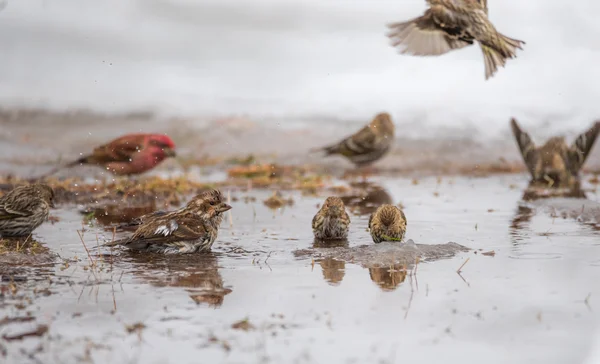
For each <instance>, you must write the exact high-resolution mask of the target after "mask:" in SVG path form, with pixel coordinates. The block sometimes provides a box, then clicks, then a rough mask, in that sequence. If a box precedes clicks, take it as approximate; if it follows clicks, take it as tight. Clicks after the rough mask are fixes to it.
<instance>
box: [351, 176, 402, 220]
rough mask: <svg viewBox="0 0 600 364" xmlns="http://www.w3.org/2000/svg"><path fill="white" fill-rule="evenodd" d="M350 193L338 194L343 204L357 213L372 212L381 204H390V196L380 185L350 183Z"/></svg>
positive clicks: (365, 213)
mask: <svg viewBox="0 0 600 364" xmlns="http://www.w3.org/2000/svg"><path fill="white" fill-rule="evenodd" d="M350 187H351V188H352V192H351V194H348V195H345V196H340V198H341V199H342V201H344V205H346V207H347V208H348V209H349V210H350V211H352V213H354V214H358V215H368V214H371V213H373V212H374V211H375V210H376V209H377V208H378V207H379V206H381V205H383V204H392V203H393V202H392V197H391V196H390V194H389V193H388V192H387V191H386V190H385V189H384V188H383V187H381V186H379V185H376V184H372V183H369V182H356V183H351V184H350Z"/></svg>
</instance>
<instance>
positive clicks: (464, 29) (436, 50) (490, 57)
mask: <svg viewBox="0 0 600 364" xmlns="http://www.w3.org/2000/svg"><path fill="white" fill-rule="evenodd" d="M426 1H427V3H428V4H429V9H427V10H426V11H425V14H423V16H420V17H418V18H415V19H412V20H409V21H406V22H398V23H393V24H389V25H388V27H389V28H390V31H389V32H388V33H387V36H388V37H389V38H390V39H391V40H392V45H393V46H394V47H396V48H398V49H399V51H400V53H402V54H412V55H415V56H439V55H441V54H444V53H447V52H450V51H452V50H455V49H460V48H463V47H466V46H468V45H472V44H473V43H474V42H475V41H477V42H478V43H479V46H480V47H481V51H482V52H483V58H484V62H485V79H486V80H487V79H489V78H490V77H492V76H493V75H494V74H495V73H496V71H497V70H498V67H504V65H505V64H506V60H507V59H509V58H516V56H517V55H516V51H517V49H523V48H522V46H523V45H524V44H525V42H524V41H521V40H517V39H513V38H509V37H507V36H504V35H502V34H500V33H499V32H498V31H497V30H496V28H495V27H494V25H493V24H492V23H491V22H490V21H489V19H488V7H487V0H426Z"/></svg>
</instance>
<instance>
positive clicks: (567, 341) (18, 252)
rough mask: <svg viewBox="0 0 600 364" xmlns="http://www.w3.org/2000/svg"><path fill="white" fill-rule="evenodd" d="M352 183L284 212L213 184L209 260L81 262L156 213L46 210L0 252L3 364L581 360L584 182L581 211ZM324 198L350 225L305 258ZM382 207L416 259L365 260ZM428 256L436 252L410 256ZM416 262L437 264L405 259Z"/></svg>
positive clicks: (467, 192)
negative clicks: (394, 216)
mask: <svg viewBox="0 0 600 364" xmlns="http://www.w3.org/2000/svg"><path fill="white" fill-rule="evenodd" d="M590 178H591V176H585V177H584V180H585V181H588V180H589V179H590ZM369 181H370V182H371V183H372V184H369V185H362V187H363V190H362V192H360V190H361V189H360V188H358V187H360V186H361V185H360V184H355V185H354V187H353V188H350V186H349V182H348V180H337V179H335V178H334V179H331V180H329V181H328V182H327V183H328V185H331V186H337V187H336V189H333V190H332V189H327V188H321V189H316V190H315V191H309V192H311V193H307V191H303V190H298V189H282V190H281V197H282V199H283V200H284V201H286V203H285V204H284V205H283V206H282V207H279V208H270V207H268V206H267V205H266V204H265V203H264V202H263V201H265V200H267V199H268V198H269V197H271V196H272V193H273V188H251V189H248V188H247V187H240V186H238V185H236V184H233V185H229V186H222V187H221V189H222V190H223V191H224V192H225V193H227V194H229V195H230V198H231V201H232V202H231V204H232V205H233V209H232V210H231V219H230V218H229V216H227V217H226V219H225V220H224V222H223V224H222V228H221V231H220V235H219V239H218V240H217V243H216V244H215V246H214V251H213V253H212V254H208V255H194V256H181V257H164V256H155V255H147V254H132V253H129V252H127V251H122V250H114V251H108V250H106V249H96V248H95V247H96V246H97V245H98V244H99V243H102V242H103V241H106V240H111V239H112V238H113V232H114V231H115V229H114V228H113V226H114V224H115V223H118V222H119V221H120V220H123V219H125V220H127V219H129V218H131V217H132V216H135V215H139V214H141V213H145V212H147V211H151V210H153V209H155V208H158V207H160V206H158V207H157V206H145V205H144V204H138V205H136V204H131V206H129V208H128V209H126V210H125V211H122V210H119V209H115V208H114V207H106V201H105V202H104V203H99V204H97V205H93V206H92V207H93V208H92V209H90V205H89V204H82V203H77V202H73V201H71V202H69V201H64V202H63V203H62V204H61V205H60V207H59V208H58V209H57V210H55V211H53V212H52V217H53V218H52V219H51V221H50V222H48V223H45V224H44V225H42V226H41V227H40V228H39V229H38V230H36V232H35V233H34V235H33V236H32V238H31V240H30V241H28V242H26V244H25V245H24V246H23V245H21V246H19V247H18V248H17V247H14V246H13V247H12V250H11V251H5V252H4V253H2V252H0V254H2V255H0V257H1V259H2V261H0V263H1V264H0V266H1V267H2V268H1V269H0V274H1V282H0V357H1V358H3V359H2V361H3V362H6V363H50V362H53V363H75V362H93V363H105V362H113V363H208V362H212V363H288V362H289V363H401V362H407V361H409V362H412V363H432V362H438V361H439V360H440V358H444V361H445V362H451V363H459V362H460V363H481V362H485V363H507V362H510V363H533V362H544V363H567V362H568V363H581V362H584V361H585V360H586V359H589V358H588V356H589V353H590V352H591V351H592V350H593V348H594V342H595V340H597V339H596V336H595V335H596V331H597V327H598V312H600V303H598V302H600V301H598V297H600V290H599V288H598V284H597V282H598V280H599V279H600V239H599V237H600V229H599V226H600V225H598V221H600V220H599V218H600V208H599V207H598V206H600V203H598V195H597V194H596V192H595V185H593V184H589V183H587V182H586V183H585V184H584V188H586V189H587V190H588V191H587V197H588V199H587V200H583V199H578V200H574V199H567V200H560V199H558V200H553V199H546V200H542V201H540V200H538V201H527V202H525V201H522V199H521V197H522V195H523V191H524V190H525V188H526V186H527V176H526V175H525V174H505V175H492V176H488V177H464V176H463V177H459V176H454V177H441V178H439V177H423V178H402V177H389V176H377V175H375V176H371V177H369ZM340 186H346V187H348V188H347V189H345V188H343V187H340ZM357 186H358V187H357ZM374 186H379V187H374ZM333 191H338V193H339V194H342V195H344V196H345V197H344V199H345V201H346V203H347V205H348V206H349V210H350V211H352V215H351V218H352V225H351V232H350V236H349V242H348V244H347V246H338V247H334V248H326V247H322V246H320V245H319V244H314V241H313V238H312V232H311V229H310V221H311V219H312V217H313V215H314V213H315V212H316V211H317V206H318V204H319V203H321V202H322V200H323V199H324V198H325V196H327V195H329V194H333V193H334V192H333ZM357 191H358V192H357ZM182 196H183V197H181V199H182V200H183V201H185V199H186V197H185V194H182ZM287 201H289V203H288V202H287ZM384 202H387V203H394V204H401V205H402V206H403V207H404V211H405V213H406V216H407V219H408V231H407V238H408V239H411V240H413V242H414V243H416V245H412V243H409V244H408V246H405V247H404V248H401V247H398V246H397V245H393V244H392V245H390V244H383V245H380V246H374V244H373V243H372V241H371V240H370V237H369V235H368V233H367V232H366V225H367V220H368V214H369V213H370V212H371V211H372V210H373V208H374V207H375V206H377V205H378V204H380V203H384ZM94 206H95V207H94ZM171 208H173V207H172V206H171ZM78 232H79V233H78ZM128 233H129V232H128V231H122V230H117V231H116V236H117V237H121V236H125V235H126V234H128ZM79 234H82V237H83V242H84V243H82V239H80V236H79ZM34 243H35V244H36V245H35V246H34V245H32V244H34ZM446 243H450V244H446ZM435 244H444V245H442V246H440V247H438V248H439V249H438V248H436V247H433V248H428V247H431V246H432V245H435ZM419 248H422V250H424V251H426V252H427V251H428V249H433V251H434V252H438V253H439V252H443V253H444V254H434V255H427V254H414V252H415V251H416V250H418V249H419ZM415 249H416V250H415ZM436 249H437V250H436ZM390 256H392V259H390ZM417 256H421V257H422V258H419V259H416V257H417ZM407 257H410V259H409V258H407ZM413 258H415V259H414V260H413ZM459 270H460V273H458V272H457V271H459ZM596 345H597V344H596ZM590 360H591V359H590Z"/></svg>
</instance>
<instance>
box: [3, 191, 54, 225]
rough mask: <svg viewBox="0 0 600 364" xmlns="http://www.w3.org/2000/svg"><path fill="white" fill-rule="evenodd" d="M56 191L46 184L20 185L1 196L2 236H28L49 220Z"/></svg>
mask: <svg viewBox="0 0 600 364" xmlns="http://www.w3.org/2000/svg"><path fill="white" fill-rule="evenodd" d="M51 207H54V191H53V190H52V188H50V187H49V186H47V185H44V184H32V185H27V186H19V187H16V188H15V189H13V190H12V191H10V192H8V193H7V194H6V195H4V196H2V197H0V237H19V236H27V235H29V234H31V233H32V232H33V230H35V229H37V228H38V226H40V225H41V224H42V223H43V222H44V221H46V220H48V214H49V212H50V208H51Z"/></svg>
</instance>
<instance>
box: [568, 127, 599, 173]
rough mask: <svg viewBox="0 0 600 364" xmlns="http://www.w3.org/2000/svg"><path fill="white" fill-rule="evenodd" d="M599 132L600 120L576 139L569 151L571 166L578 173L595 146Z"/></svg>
mask: <svg viewBox="0 0 600 364" xmlns="http://www.w3.org/2000/svg"><path fill="white" fill-rule="evenodd" d="M598 133H600V121H597V122H596V123H594V126H592V127H591V128H590V129H588V130H587V131H586V132H585V133H583V134H581V135H579V136H578V137H577V139H575V141H574V142H573V144H572V145H571V147H570V148H569V151H568V152H567V154H568V158H569V167H570V168H571V171H572V172H574V173H577V172H579V170H580V169H581V167H583V164H584V163H585V160H586V159H587V157H588V156H589V155H590V151H591V150H592V147H593V146H594V142H596V138H597V137H598Z"/></svg>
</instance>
